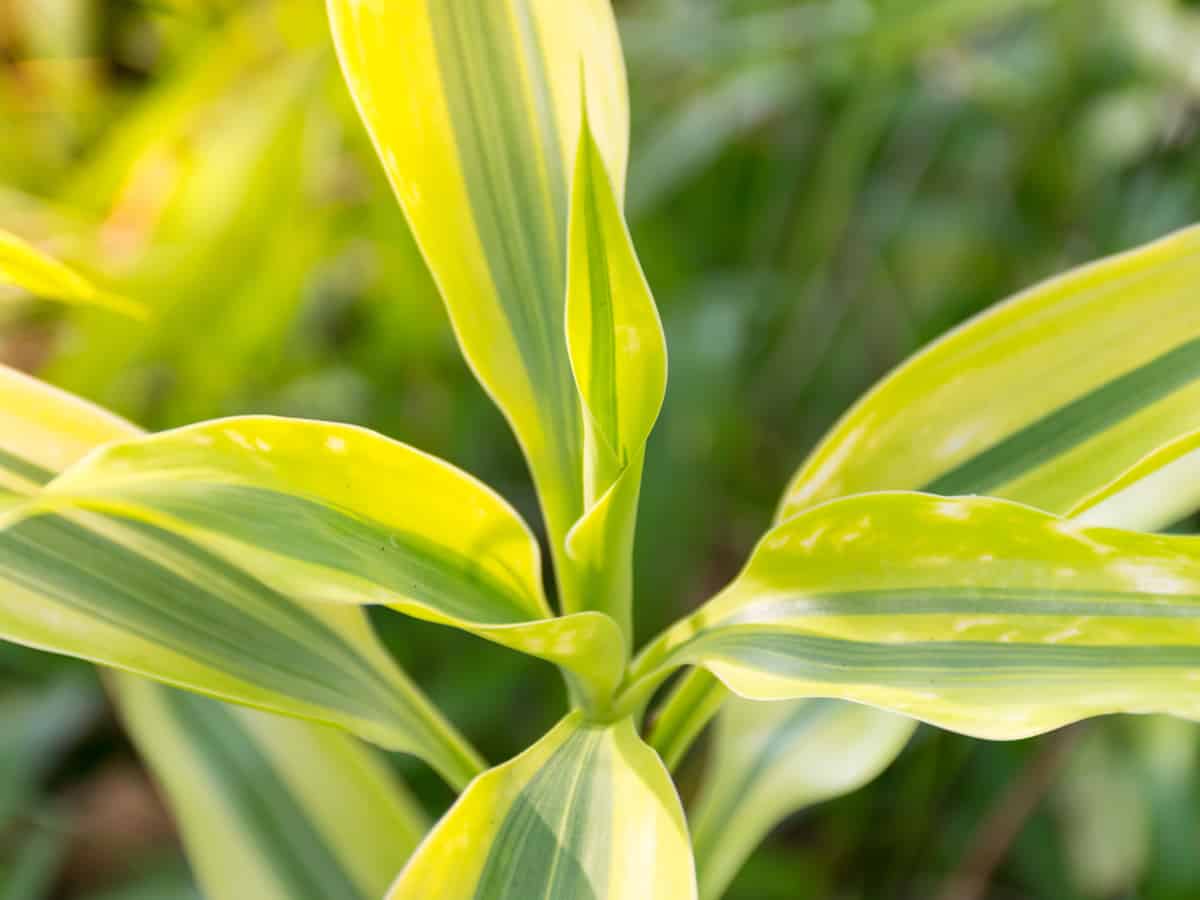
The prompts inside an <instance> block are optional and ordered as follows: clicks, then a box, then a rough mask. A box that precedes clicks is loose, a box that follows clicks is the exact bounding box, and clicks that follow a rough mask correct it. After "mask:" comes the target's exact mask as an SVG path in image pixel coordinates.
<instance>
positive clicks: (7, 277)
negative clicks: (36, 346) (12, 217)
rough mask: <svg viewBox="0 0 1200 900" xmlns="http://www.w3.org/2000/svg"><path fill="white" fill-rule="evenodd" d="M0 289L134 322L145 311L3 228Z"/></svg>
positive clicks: (0, 255)
mask: <svg viewBox="0 0 1200 900" xmlns="http://www.w3.org/2000/svg"><path fill="white" fill-rule="evenodd" d="M0 285H15V286H16V287H19V288H21V290H23V291H28V292H29V293H30V294H33V295H34V296H37V297H42V298H45V299H47V300H59V301H61V302H63V303H78V304H82V305H86V306H102V307H105V308H107V309H111V310H114V311H116V312H120V313H124V314H125V315H127V316H133V317H134V318H145V316H146V310H145V309H144V308H143V307H141V306H140V305H138V304H137V303H134V302H133V301H132V300H127V299H126V298H124V297H120V296H118V295H116V294H112V293H109V292H108V291H105V290H102V289H101V288H99V287H97V286H96V285H95V284H93V283H92V282H91V281H89V280H88V279H86V278H84V277H83V276H82V275H80V274H79V273H78V272H76V271H75V270H74V269H72V268H71V267H70V266H67V265H66V264H64V263H61V262H59V261H58V260H57V259H55V258H54V257H52V256H49V255H47V254H45V253H43V252H42V251H40V250H38V249H37V248H36V247H34V246H33V245H31V244H28V243H26V242H25V241H23V240H21V239H20V238H19V237H17V236H16V235H15V234H12V233H11V232H8V231H5V230H4V229H3V228H0Z"/></svg>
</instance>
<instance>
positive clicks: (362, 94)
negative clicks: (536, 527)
mask: <svg viewBox="0 0 1200 900" xmlns="http://www.w3.org/2000/svg"><path fill="white" fill-rule="evenodd" d="M328 5H329V13H330V19H331V22H332V26H333V34H334V40H335V42H336V44H337V48H338V54H339V56H340V58H341V63H342V69H343V71H344V73H345V76H346V80H347V82H348V83H349V86H350V91H351V93H352V95H353V96H354V98H355V101H356V103H357V105H358V108H359V111H360V113H361V114H362V117H363V120H364V122H365V123H366V126H367V129H368V130H369V131H370V132H371V136H372V139H373V140H374V142H375V146H376V148H377V149H378V151H379V155H380V157H381V158H382V160H383V163H384V167H385V168H386V170H387V173H388V176H389V178H390V179H391V182H392V186H393V187H394V188H395V191H396V194H397V196H398V197H399V199H400V203H401V205H402V206H403V207H404V211H405V214H406V215H407V217H408V220H409V223H410V225H411V227H412V230H413V234H414V235H415V237H416V240H417V243H418V245H419V246H420V248H421V251H422V253H423V255H424V257H425V260H426V262H427V263H428V265H429V268H430V270H431V272H432V273H433V276H434V279H435V281H436V282H437V284H438V288H439V290H440V291H441V294H442V298H443V299H444V301H445V302H446V305H447V308H448V310H449V313H450V318H451V321H452V323H453V325H454V330H455V332H456V334H457V336H458V340H459V343H460V344H461V346H462V349H463V353H464V355H465V356H466V358H467V361H468V363H469V364H470V365H471V368H472V369H473V370H474V372H475V374H476V376H477V377H478V378H479V380H480V381H481V382H482V383H483V385H484V387H485V388H486V389H487V391H488V392H489V393H490V394H491V396H492V397H493V398H494V399H495V401H496V403H497V404H498V405H499V406H500V408H501V409H502V410H503V411H504V413H505V415H506V416H507V417H508V420H509V422H510V423H511V425H512V427H513V430H514V431H515V432H516V435H517V438H518V440H519V441H520V444H521V446H522V448H523V450H524V452H525V455H526V457H527V459H528V460H529V463H530V466H531V468H532V470H533V476H534V480H535V482H536V485H537V488H538V492H539V495H540V497H541V501H542V506H543V511H544V513H545V516H546V520H547V527H548V532H549V535H550V544H551V547H552V548H553V551H552V552H553V553H554V555H555V563H556V568H557V571H558V573H559V578H560V581H562V582H563V584H562V587H563V593H564V597H565V608H566V609H567V610H569V611H570V610H575V609H581V608H584V607H583V601H582V600H581V599H579V590H580V589H579V587H578V586H577V585H575V584H574V583H573V581H572V580H571V577H570V571H569V568H570V567H569V561H567V560H564V559H563V550H564V546H563V541H564V538H565V535H566V533H567V531H568V529H569V528H570V527H571V525H572V524H573V523H574V522H575V521H576V520H577V519H578V518H579V516H580V515H581V514H582V513H583V486H582V480H581V469H580V459H581V451H582V432H581V416H580V410H579V400H578V397H577V395H576V391H575V386H574V384H573V382H572V377H571V370H570V365H569V361H568V358H567V348H566V344H565V341H564V340H563V328H564V322H563V319H564V304H563V298H564V296H565V291H566V279H567V273H566V259H567V250H566V246H567V217H568V179H569V173H570V164H571V161H572V160H573V159H574V157H575V149H576V143H577V138H578V129H579V123H580V121H581V113H582V110H581V108H580V107H581V98H580V91H579V85H580V74H581V69H582V74H583V79H584V81H585V82H586V84H587V85H588V118H589V120H590V121H591V123H592V128H593V130H594V133H595V136H596V142H597V146H598V148H599V152H600V154H601V156H602V157H603V158H604V160H605V162H606V164H607V165H606V168H607V171H608V173H609V175H610V176H611V177H612V179H613V181H614V184H615V186H616V193H617V195H618V196H619V195H620V193H621V191H622V190H623V185H624V176H625V164H626V154H627V150H628V130H629V126H628V109H627V98H626V86H625V70H624V65H623V62H622V59H621V51H620V45H619V41H618V36H617V31H616V24H615V21H614V19H613V13H612V9H611V6H610V4H609V2H608V0H494V2H488V3H479V2H476V0H399V2H393V3H364V2H360V0H329V4H328Z"/></svg>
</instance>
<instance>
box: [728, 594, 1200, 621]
mask: <svg viewBox="0 0 1200 900" xmlns="http://www.w3.org/2000/svg"><path fill="white" fill-rule="evenodd" d="M1131 598H1136V599H1131ZM988 614H994V615H1020V616H1026V617H1051V616H1091V617H1094V618H1105V617H1108V618H1149V619H1157V618H1165V619H1196V618H1200V594H1151V593H1145V592H1138V593H1132V592H1130V591H1101V590H1072V589H1065V588H1057V587H1056V588H1055V589H1054V590H1053V591H1032V590H1021V589H1018V588H989V587H966V586H963V585H946V586H934V587H924V588H897V589H895V590H877V591H865V590H864V591H839V592H828V593H813V594H803V595H798V596H795V597H772V598H771V599H769V600H760V601H756V602H754V603H750V604H747V605H746V606H743V607H741V608H739V609H738V610H736V611H735V612H734V613H733V614H732V615H730V616H728V617H727V618H723V619H721V620H719V622H718V623H714V624H719V625H722V626H726V625H738V624H763V623H767V622H778V621H783V620H786V619H789V618H793V617H795V618H800V617H807V616H889V617H890V616H920V615H953V616H978V615H988Z"/></svg>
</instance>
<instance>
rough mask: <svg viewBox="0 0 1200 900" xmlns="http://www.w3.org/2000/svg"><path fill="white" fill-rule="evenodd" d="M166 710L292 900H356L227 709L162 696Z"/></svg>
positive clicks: (351, 884) (349, 881)
mask: <svg viewBox="0 0 1200 900" xmlns="http://www.w3.org/2000/svg"><path fill="white" fill-rule="evenodd" d="M162 696H163V705H164V707H165V709H166V710H167V712H168V713H169V714H170V715H171V716H173V717H174V718H175V720H176V721H177V722H178V725H179V728H180V730H181V731H182V732H183V733H185V734H187V735H188V736H189V744H188V745H189V747H191V748H192V749H193V750H194V751H195V752H196V754H197V755H198V756H200V757H201V758H202V760H203V763H204V765H205V766H206V767H207V768H208V769H209V770H210V772H211V782H212V783H213V784H215V785H218V786H219V789H220V790H221V791H222V793H223V794H224V798H225V802H226V806H227V807H228V808H229V809H230V811H231V812H232V813H233V815H234V816H235V817H236V818H238V819H240V820H241V822H242V824H243V827H244V832H245V833H246V834H252V835H255V837H256V838H258V839H259V840H260V841H262V842H263V843H264V844H265V845H266V846H264V847H262V849H261V850H260V851H259V852H258V854H257V855H258V857H259V858H260V859H262V860H263V861H264V862H265V863H266V864H267V865H268V866H269V867H270V868H271V870H272V871H273V872H274V874H275V877H276V878H277V879H278V880H279V882H280V884H282V885H286V889H287V892H288V894H287V896H288V897H290V898H292V900H327V898H330V897H338V898H346V900H353V898H356V897H362V896H363V894H362V891H361V890H360V889H359V887H358V885H357V884H356V883H355V881H354V879H353V878H352V877H351V876H350V874H349V873H348V872H347V871H346V869H345V867H344V866H343V865H342V861H341V860H340V859H339V858H338V856H337V855H336V854H335V853H333V852H332V850H331V848H330V846H329V844H328V842H327V841H326V839H325V838H324V837H323V836H322V835H321V834H319V833H318V832H317V830H316V829H315V828H314V827H313V822H312V819H311V818H310V816H309V814H308V813H307V812H306V811H305V810H304V809H303V808H302V807H301V805H300V803H299V802H298V801H297V800H296V798H295V796H294V795H293V793H292V791H291V790H290V789H289V787H288V785H287V784H286V782H285V779H284V778H283V776H282V775H281V773H280V772H279V771H277V770H276V768H275V767H274V765H272V763H271V761H270V760H269V759H268V758H267V757H266V755H265V754H264V753H263V752H262V750H261V749H260V748H259V746H258V745H257V744H256V742H255V740H254V738H253V737H252V736H251V735H250V734H249V733H247V731H246V729H245V728H244V727H243V726H242V724H241V723H240V722H239V720H238V717H237V714H236V713H235V712H234V711H233V710H232V709H230V708H229V707H227V706H225V705H224V704H220V703H214V702H212V701H211V700H208V699H207V698H204V697H200V696H197V695H195V694H189V693H187V692H185V691H178V690H164V691H163V692H162Z"/></svg>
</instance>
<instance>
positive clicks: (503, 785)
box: [388, 713, 696, 900]
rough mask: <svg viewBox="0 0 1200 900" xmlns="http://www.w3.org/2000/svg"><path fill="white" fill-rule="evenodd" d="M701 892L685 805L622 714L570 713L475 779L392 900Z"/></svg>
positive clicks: (594, 899)
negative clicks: (607, 721)
mask: <svg viewBox="0 0 1200 900" xmlns="http://www.w3.org/2000/svg"><path fill="white" fill-rule="evenodd" d="M695 896H696V887H695V875H694V873H693V865H692V857H691V847H690V845H689V843H688V834H687V826H686V825H685V823H684V821H683V811H682V809H681V808H680V805H679V798H678V796H677V795H676V793H675V787H674V785H673V784H671V779H670V776H668V774H667V771H666V769H664V768H663V765H662V762H661V761H660V760H659V758H658V756H657V755H656V754H655V753H654V751H652V750H651V749H650V748H649V747H647V746H646V745H645V744H644V743H642V741H641V739H640V738H639V737H638V736H637V734H636V732H635V731H634V729H633V724H632V722H631V721H630V720H628V719H626V720H623V721H621V722H618V723H616V724H614V725H611V726H589V725H586V724H584V723H583V722H582V721H581V720H580V717H579V714H578V713H572V714H571V715H570V716H568V717H567V718H566V719H564V720H563V721H562V722H560V723H559V724H558V725H557V726H556V727H555V728H554V729H553V730H552V731H551V732H550V733H549V734H547V735H546V736H545V737H543V738H542V739H541V740H540V741H538V742H537V743H536V744H534V746H532V747H531V748H530V749H528V750H526V751H525V752H524V753H522V754H521V755H520V756H518V757H516V758H515V759H513V760H512V761H511V762H508V763H505V764H504V765H502V766H498V767H497V768H495V769H492V770H490V771H488V772H486V773H484V774H483V775H481V776H480V777H479V778H477V779H476V780H475V781H474V782H472V783H471V785H470V787H468V788H467V790H466V792H465V793H464V794H463V795H462V796H461V797H460V798H459V800H458V802H457V803H455V805H454V806H453V807H452V808H451V809H450V812H448V813H447V814H446V816H445V818H443V819H442V821H441V822H440V823H439V824H438V825H437V827H436V828H435V829H434V831H433V832H432V833H431V834H430V836H429V837H428V838H427V839H426V841H425V843H424V844H422V845H421V847H420V849H419V850H418V851H417V854H416V856H414V857H413V859H412V861H411V862H410V863H409V865H408V867H407V868H406V869H405V870H404V872H403V873H402V874H401V875H400V878H399V879H398V880H397V882H396V884H395V885H394V886H393V888H392V890H391V893H389V894H388V898H389V900H426V898H429V897H438V898H440V900H510V898H515V897H521V898H523V900H524V898H528V900H534V898H547V900H549V898H560V897H561V898H567V897H570V898H572V900H602V898H612V900H635V898H636V900H643V898H651V897H654V898H658V897H670V898H672V900H688V898H694V897H695Z"/></svg>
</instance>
